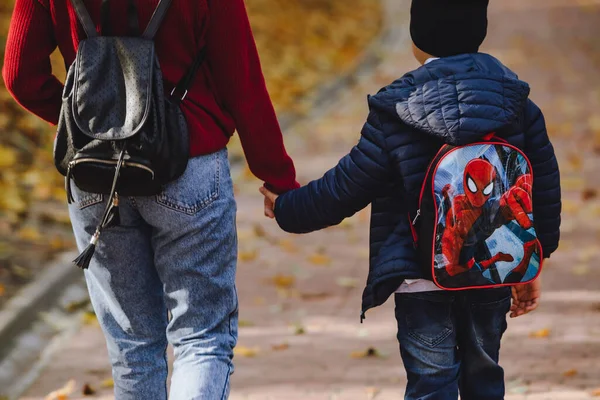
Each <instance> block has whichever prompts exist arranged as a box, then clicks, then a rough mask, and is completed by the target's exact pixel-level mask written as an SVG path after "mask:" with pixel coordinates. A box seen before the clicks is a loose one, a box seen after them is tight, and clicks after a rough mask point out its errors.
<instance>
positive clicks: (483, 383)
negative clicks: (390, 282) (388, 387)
mask: <svg viewBox="0 0 600 400" xmlns="http://www.w3.org/2000/svg"><path fill="white" fill-rule="evenodd" d="M509 309H510V289H508V288H501V289H480V290H472V291H464V292H448V291H439V292H422V293H406V294H396V320H397V322H398V341H399V343H400V353H401V355H402V360H403V361H404V367H405V368H406V373H407V376H408V385H407V388H406V397H405V399H407V400H417V399H418V400H456V399H458V393H459V391H460V396H461V399H462V400H502V399H504V391H505V390H504V370H503V369H502V367H500V366H499V365H498V357H499V352H500V340H501V338H502V335H503V334H504V331H505V330H506V313H507V312H508V311H509Z"/></svg>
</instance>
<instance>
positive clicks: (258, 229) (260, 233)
mask: <svg viewBox="0 0 600 400" xmlns="http://www.w3.org/2000/svg"><path fill="white" fill-rule="evenodd" d="M254 235H255V236H256V237H259V238H264V237H267V232H266V231H265V228H263V227H262V225H260V224H254Z"/></svg>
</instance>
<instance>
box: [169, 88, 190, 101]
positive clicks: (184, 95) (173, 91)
mask: <svg viewBox="0 0 600 400" xmlns="http://www.w3.org/2000/svg"><path fill="white" fill-rule="evenodd" d="M175 91H177V88H176V87H175V88H173V90H171V97H173V96H175ZM187 94H188V91H187V90H186V91H185V92H183V96H181V97H180V98H179V101H183V100H185V98H186V97H187Z"/></svg>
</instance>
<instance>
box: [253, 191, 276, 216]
mask: <svg viewBox="0 0 600 400" xmlns="http://www.w3.org/2000/svg"><path fill="white" fill-rule="evenodd" d="M258 190H259V191H260V192H261V193H262V195H263V196H265V217H268V218H271V219H273V218H275V212H274V210H275V202H276V201H277V198H278V197H279V195H276V194H275V193H273V192H271V191H270V190H269V189H267V188H266V187H264V186H261V188H260V189H258Z"/></svg>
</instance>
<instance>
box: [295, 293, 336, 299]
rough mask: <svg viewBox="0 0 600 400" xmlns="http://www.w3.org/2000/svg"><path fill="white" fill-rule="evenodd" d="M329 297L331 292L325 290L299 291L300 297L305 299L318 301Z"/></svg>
mask: <svg viewBox="0 0 600 400" xmlns="http://www.w3.org/2000/svg"><path fill="white" fill-rule="evenodd" d="M329 297H331V294H330V293H327V292H315V293H300V298H301V299H302V300H305V301H318V300H324V299H327V298H329Z"/></svg>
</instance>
